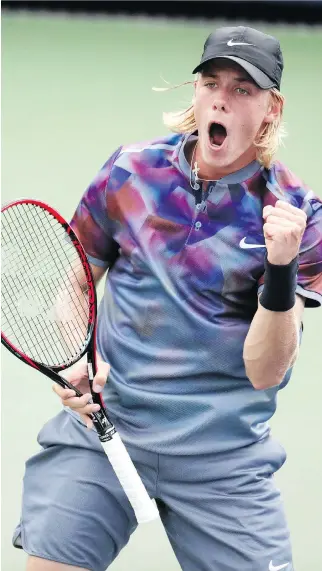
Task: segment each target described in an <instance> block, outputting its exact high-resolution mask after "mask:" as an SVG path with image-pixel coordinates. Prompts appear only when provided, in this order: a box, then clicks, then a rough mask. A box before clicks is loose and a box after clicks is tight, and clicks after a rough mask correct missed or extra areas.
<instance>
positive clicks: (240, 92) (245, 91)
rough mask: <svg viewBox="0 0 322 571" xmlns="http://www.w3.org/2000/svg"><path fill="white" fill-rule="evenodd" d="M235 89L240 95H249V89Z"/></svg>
mask: <svg viewBox="0 0 322 571" xmlns="http://www.w3.org/2000/svg"><path fill="white" fill-rule="evenodd" d="M236 91H237V92H238V93H239V94H240V95H249V91H247V89H244V88H243V87H237V88H236Z"/></svg>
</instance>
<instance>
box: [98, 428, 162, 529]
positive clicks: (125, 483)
mask: <svg viewBox="0 0 322 571" xmlns="http://www.w3.org/2000/svg"><path fill="white" fill-rule="evenodd" d="M101 443H102V446H103V448H104V451H105V454H106V455H107V457H108V459H109V461H110V462H111V465H112V468H113V470H114V472H115V474H116V476H117V477H118V479H119V482H120V484H121V485H122V487H123V489H124V492H125V493H126V495H127V497H128V499H129V501H130V503H131V505H132V508H133V510H134V513H135V516H136V519H137V522H138V523H146V522H149V521H152V520H154V519H157V518H158V517H159V512H158V509H157V507H156V505H155V502H154V501H153V500H151V498H150V496H149V494H148V492H147V491H146V489H145V486H144V484H143V482H142V480H141V478H140V476H139V474H138V473H137V471H136V468H135V466H134V464H133V462H132V460H131V458H130V456H129V453H128V451H127V450H126V448H125V446H124V444H123V442H122V440H121V438H120V436H119V434H118V433H117V432H116V433H115V434H114V435H113V438H112V439H111V440H108V441H107V442H101Z"/></svg>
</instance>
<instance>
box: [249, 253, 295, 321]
mask: <svg viewBox="0 0 322 571" xmlns="http://www.w3.org/2000/svg"><path fill="white" fill-rule="evenodd" d="M264 266H265V278H264V289H263V292H262V294H261V295H260V298H259V302H260V304H261V305H262V306H263V307H265V309H268V310H270V311H277V312H282V311H288V310H290V309H292V307H294V305H295V299H296V294H295V291H296V285H297V271H298V256H296V257H295V258H294V259H293V260H291V262H290V263H288V264H272V263H271V262H270V261H269V260H268V258H267V257H266V258H265V263H264Z"/></svg>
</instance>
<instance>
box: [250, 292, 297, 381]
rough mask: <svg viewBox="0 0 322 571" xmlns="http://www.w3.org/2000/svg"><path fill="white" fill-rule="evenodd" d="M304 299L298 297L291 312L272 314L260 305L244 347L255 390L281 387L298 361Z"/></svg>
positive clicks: (275, 312) (272, 312)
mask: <svg viewBox="0 0 322 571" xmlns="http://www.w3.org/2000/svg"><path fill="white" fill-rule="evenodd" d="M303 310H304V299H303V298H302V297H300V296H299V295H297V296H296V302H295V305H294V307H292V308H291V309H289V310H288V311H283V312H282V311H281V312H279V311H270V310H269V309H266V308H265V307H263V306H262V305H261V304H260V303H258V309H257V311H256V313H255V316H254V318H253V320H252V323H251V326H250V328H249V331H248V334H247V337H246V340H245V344H244V353H243V357H244V363H245V368H246V374H247V376H248V378H249V380H250V381H251V383H252V385H253V387H254V388H255V389H267V388H270V387H272V386H275V385H279V384H280V383H281V382H282V380H283V378H284V376H285V374H286V372H287V371H288V369H289V368H290V367H292V366H293V364H294V363H295V361H296V358H297V356H298V351H299V331H300V327H301V322H302V316H303Z"/></svg>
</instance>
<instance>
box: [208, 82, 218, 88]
mask: <svg viewBox="0 0 322 571" xmlns="http://www.w3.org/2000/svg"><path fill="white" fill-rule="evenodd" d="M205 86H206V87H210V89H212V88H213V87H216V86H217V83H216V82H215V81H207V82H206V83H205Z"/></svg>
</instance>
